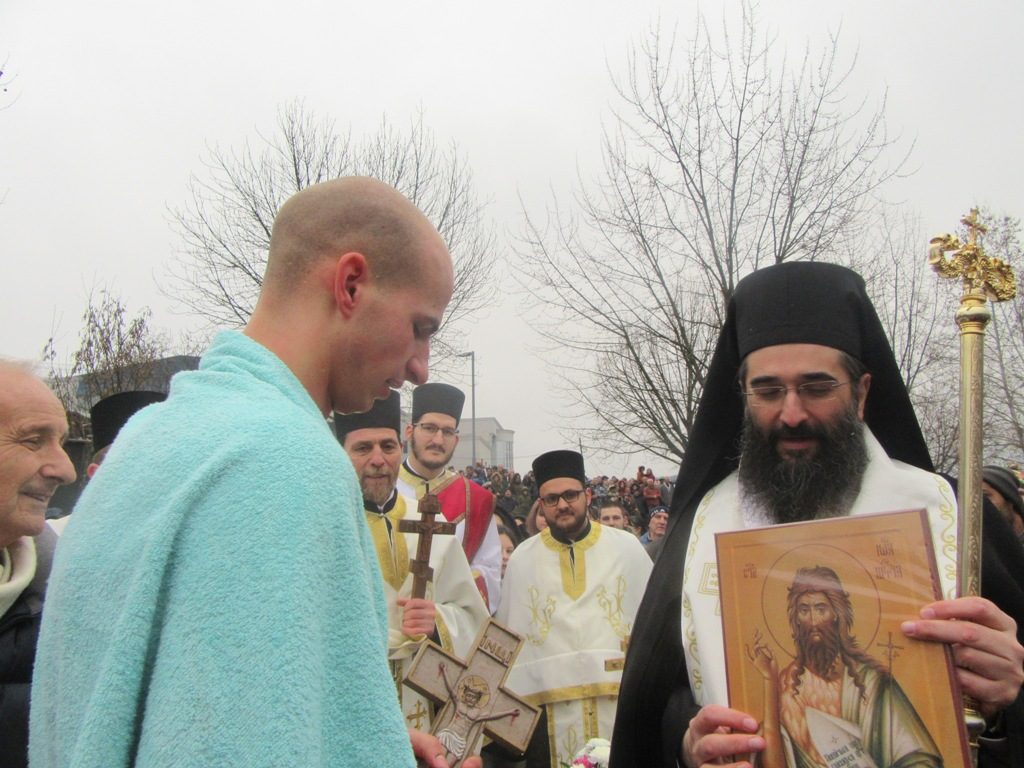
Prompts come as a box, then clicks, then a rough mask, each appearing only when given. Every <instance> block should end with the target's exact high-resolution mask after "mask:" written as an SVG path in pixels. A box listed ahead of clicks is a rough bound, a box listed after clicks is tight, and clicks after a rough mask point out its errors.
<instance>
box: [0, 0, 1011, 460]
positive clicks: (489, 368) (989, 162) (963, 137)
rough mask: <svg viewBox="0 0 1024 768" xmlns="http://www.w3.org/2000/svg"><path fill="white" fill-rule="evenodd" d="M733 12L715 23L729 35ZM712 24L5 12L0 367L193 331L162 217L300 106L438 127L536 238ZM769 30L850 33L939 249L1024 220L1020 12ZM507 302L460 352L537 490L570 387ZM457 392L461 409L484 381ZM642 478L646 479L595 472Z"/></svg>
mask: <svg viewBox="0 0 1024 768" xmlns="http://www.w3.org/2000/svg"><path fill="white" fill-rule="evenodd" d="M736 7H737V4H736V3H732V2H730V3H714V2H707V3H704V4H703V5H702V8H703V10H704V12H705V14H706V15H707V16H708V18H709V19H710V20H711V21H712V23H713V24H716V25H717V24H718V23H719V19H720V17H721V13H722V9H723V8H726V9H728V10H729V11H730V12H732V11H733V10H734V9H735V8H736ZM696 10H697V4H696V3H694V2H690V1H689V0H686V1H680V2H672V3H667V2H666V3H656V2H644V1H642V0H633V1H632V2H629V3H625V2H622V1H621V0H615V1H614V2H609V1H608V0H591V1H590V2H551V0H548V2H537V1H536V0H520V2H517V3H503V4H501V5H500V7H499V5H498V4H496V3H487V2H443V1H440V0H439V1H438V2H433V3H420V2H417V3H412V2H397V1H396V2H390V3H359V4H356V3H351V2H344V1H339V0H335V2H310V1H306V0H298V1H297V0H291V1H290V2H287V3H284V2H266V1H265V0H249V2H245V3H242V2H213V1H212V0H205V1H204V2H195V1H194V0H193V1H187V2H178V3H153V2H143V1H140V0H132V1H131V2H128V1H125V2H111V1H110V0H93V1H92V2H89V3H69V2H54V1H53V0H0V63H2V65H3V68H4V70H5V73H4V76H3V82H4V83H7V91H6V93H2V94H0V107H2V109H0V199H2V204H0V355H6V356H15V357H24V358H36V357H38V355H39V352H40V350H41V348H42V346H43V344H44V343H45V342H46V340H47V338H48V337H49V336H50V335H51V333H55V334H56V336H57V340H58V349H59V350H60V351H61V352H62V353H63V354H68V353H70V352H71V350H72V349H73V348H74V346H75V342H76V339H77V334H78V331H79V317H80V315H81V312H82V310H83V308H84V305H85V299H86V296H87V294H88V292H89V290H90V288H93V287H108V288H111V289H113V290H114V291H115V292H117V293H120V294H121V295H122V296H123V297H124V298H125V299H126V301H127V303H128V307H129V310H130V311H132V312H137V311H138V310H140V309H142V308H143V307H151V308H152V310H153V313H154V325H156V326H157V327H159V328H164V329H168V330H173V331H175V332H177V331H181V330H184V329H187V328H189V327H190V326H192V325H195V322H194V321H193V320H192V319H190V318H188V317H187V316H182V315H180V314H176V312H179V311H180V310H179V309H178V308H176V307H175V305H174V304H173V303H172V302H171V301H170V300H169V299H167V298H165V297H164V296H163V295H162V294H161V293H160V291H159V287H158V284H159V283H160V282H161V281H163V280H164V279H165V277H164V275H165V271H164V270H165V267H164V265H165V264H166V262H168V260H169V259H171V258H173V255H174V254H175V253H176V252H177V251H178V250H180V247H181V243H180V240H179V238H178V236H177V234H176V233H175V231H174V229H173V228H172V227H171V225H170V217H169V215H168V208H173V207H180V206H182V205H183V204H184V203H185V202H186V200H187V199H188V194H187V183H188V180H189V175H190V174H192V173H196V174H198V175H200V176H202V175H203V173H204V167H203V158H204V157H206V156H208V152H207V149H208V147H211V146H220V147H222V148H226V149H230V148H232V147H239V146H241V145H242V143H243V142H244V141H245V140H246V139H253V138H254V137H255V133H256V131H257V130H259V131H262V132H263V133H265V134H269V133H272V132H273V130H274V125H275V119H276V115H277V111H278V109H279V108H280V107H281V106H282V105H284V104H285V103H287V102H289V101H292V100H295V99H303V100H304V101H305V103H306V106H307V107H308V108H309V109H310V110H311V111H313V112H315V113H316V114H317V115H322V116H324V117H330V118H333V119H335V120H336V121H337V123H338V124H339V126H342V127H344V126H349V125H350V126H351V127H352V131H353V134H354V135H355V136H360V135H363V134H368V133H371V132H372V131H373V130H374V129H375V128H376V127H377V125H378V124H379V122H380V119H381V117H382V116H384V115H386V116H387V117H388V119H389V120H390V121H392V122H394V123H395V124H396V125H399V126H402V125H404V124H405V123H406V122H407V121H408V120H409V119H410V117H412V116H413V115H414V114H415V113H416V111H417V110H422V112H423V114H424V119H425V123H426V124H427V126H429V127H430V128H431V129H432V130H433V131H434V132H435V134H436V136H437V139H438V141H439V143H440V144H442V145H444V144H447V143H448V142H450V141H454V142H455V143H456V144H457V145H458V147H459V148H460V151H461V152H462V153H463V154H464V156H465V157H466V159H467V160H468V162H469V163H470V165H471V166H472V169H473V172H474V175H475V181H476V184H477V192H478V194H479V195H480V196H481V197H482V198H483V199H485V200H488V201H490V205H489V209H488V210H489V214H490V216H491V217H492V219H493V221H494V223H495V226H496V229H497V232H498V233H499V242H500V243H501V244H502V246H503V248H504V243H505V242H507V241H508V239H509V238H510V237H511V236H514V235H515V234H516V233H518V232H520V231H521V229H522V209H521V206H520V199H522V201H523V204H525V205H526V206H527V207H528V208H529V209H530V210H531V211H535V212H539V211H543V209H544V208H545V207H546V206H548V205H549V204H550V203H551V201H552V195H556V196H559V197H560V198H561V199H562V200H563V202H567V199H568V198H567V197H565V196H567V194H568V193H569V192H570V191H571V190H572V188H573V186H574V184H575V179H576V174H577V169H579V171H580V172H581V174H582V175H583V176H584V177H585V178H593V177H596V176H597V174H598V173H599V171H600V155H599V139H600V133H601V122H602V121H606V122H608V121H610V120H611V109H612V108H613V107H614V106H616V102H615V95H614V91H613V89H612V84H611V79H610V76H609V72H611V73H619V72H621V71H622V69H623V65H624V63H625V60H626V56H627V53H628V51H629V49H630V46H631V45H633V44H635V43H637V42H639V41H640V40H642V38H643V36H644V35H645V34H646V33H647V32H648V31H649V30H650V29H651V27H652V26H653V25H656V24H658V23H659V20H660V24H661V25H662V27H663V28H671V27H672V26H677V28H678V30H679V33H680V37H683V38H687V37H689V35H690V29H691V28H692V22H693V19H694V17H695V13H696ZM759 15H760V18H761V20H762V25H763V26H765V27H767V28H769V29H771V30H773V31H774V32H775V33H777V35H778V45H779V47H780V49H781V48H782V47H783V46H785V47H787V48H788V49H789V50H791V51H793V52H797V53H799V52H801V51H802V50H803V48H804V46H805V45H807V44H810V45H811V46H812V48H818V47H820V46H821V45H824V44H825V43H826V42H827V40H828V36H829V33H830V32H834V31H837V30H839V29H840V27H841V38H840V39H841V50H842V51H843V52H845V54H846V58H847V60H848V59H849V57H850V56H852V55H853V54H854V53H855V52H856V53H857V54H858V60H857V66H856V70H855V72H854V75H853V77H852V78H851V81H850V86H849V90H850V92H851V94H853V96H854V97H864V98H868V99H869V100H870V101H871V102H872V103H874V101H875V100H877V99H878V98H880V96H881V95H882V94H883V93H884V92H885V90H886V89H888V108H887V116H888V123H889V127H890V130H891V131H893V132H897V133H901V134H902V135H903V136H904V137H905V138H906V139H908V140H911V139H912V140H915V141H916V147H915V150H914V153H913V156H912V159H911V163H910V167H911V168H912V169H914V173H913V175H912V176H910V177H909V178H907V179H905V180H902V181H900V182H899V183H898V184H894V185H893V186H892V187H890V189H889V191H888V192H889V197H891V198H894V199H898V200H901V201H905V202H906V204H907V205H908V206H909V207H911V208H912V209H913V210H914V211H916V212H917V213H918V214H920V216H921V218H922V222H923V225H924V230H925V232H926V233H927V234H928V235H931V234H936V233H939V232H944V231H950V230H952V229H953V228H954V227H955V226H956V223H957V221H958V219H959V217H960V216H961V215H962V214H963V213H964V212H966V210H967V208H968V207H969V206H971V205H974V204H981V205H987V206H991V207H992V208H994V209H996V210H999V211H1003V212H1006V213H1010V214H1012V215H1017V216H1020V215H1022V214H1024V184H1022V179H1024V153H1022V148H1021V136H1022V125H1024V100H1022V98H1021V96H1022V89H1021V79H1022V77H1024V66H1022V65H1024V53H1022V47H1021V46H1020V44H1019V34H1020V30H1021V29H1024V3H1021V2H1019V1H1018V0H1013V1H1012V2H1011V1H1009V0H1008V1H1007V2H975V3H970V4H965V3H955V4H954V3H944V2H934V0H932V1H931V2H894V1H893V0H859V2H821V1H820V0H818V1H816V2H805V1H804V0H779V1H778V2H766V3H764V4H762V6H761V7H760V11H759ZM855 100H856V98H855V99H854V101H855ZM921 250H922V269H924V268H925V267H924V256H923V253H924V250H925V244H924V243H922V248H921ZM505 252H507V249H505ZM1017 268H1018V269H1021V268H1024V264H1018V265H1017ZM506 279H507V275H506ZM511 287H512V286H511V285H503V286H502V288H503V296H505V298H504V299H503V300H502V301H501V302H500V303H498V304H497V305H496V306H495V307H494V309H493V310H492V311H491V312H490V314H489V315H488V316H486V317H484V318H481V319H480V321H479V322H477V323H473V324H472V327H467V329H466V333H467V341H468V348H470V349H474V350H475V351H476V353H477V385H478V388H477V411H478V414H479V415H482V416H483V415H490V416H494V417H496V418H497V419H498V420H499V421H500V422H501V423H502V425H503V426H505V427H507V428H509V429H513V430H515V431H516V466H517V468H518V469H524V470H525V469H526V468H528V465H529V462H530V460H531V459H532V458H533V457H534V456H536V455H537V454H538V453H540V452H541V451H544V450H548V449H551V448H556V447H563V446H564V445H565V444H566V443H565V440H564V438H563V437H562V436H561V435H560V433H559V432H558V431H557V429H555V427H556V426H558V425H559V415H558V414H559V412H560V411H562V410H563V406H564V401H562V400H560V399H559V397H558V392H559V389H558V383H559V381H560V380H561V379H562V377H563V376H564V375H565V373H564V372H549V371H547V370H545V368H544V367H542V366H541V365H540V364H539V363H538V362H537V360H536V358H535V357H534V355H533V353H532V352H531V350H532V349H533V348H535V347H536V345H537V339H536V338H535V337H534V335H533V333H532V332H531V331H530V330H529V329H528V328H527V326H526V324H525V322H524V321H523V320H522V319H521V318H520V317H519V315H518V313H517V311H516V306H515V304H516V300H515V299H514V298H510V297H509V293H508V292H509V290H510V289H511ZM453 381H454V383H458V384H464V385H465V386H466V387H467V389H468V384H469V377H468V371H467V372H466V374H465V377H464V378H463V379H462V380H461V381H458V380H455V379H453ZM467 408H468V404H467ZM637 463H650V461H649V458H647V459H645V458H644V457H637V458H633V459H629V460H616V459H611V460H604V459H602V460H594V461H593V462H591V466H589V467H588V469H589V470H590V471H591V473H596V472H598V471H603V472H605V473H608V474H620V473H622V472H623V471H626V470H627V468H628V469H629V470H630V471H632V468H634V467H635V465H636V464H637ZM654 466H655V468H656V470H657V471H658V472H659V473H672V474H674V471H675V467H673V466H671V465H670V464H668V463H667V462H662V461H656V462H654Z"/></svg>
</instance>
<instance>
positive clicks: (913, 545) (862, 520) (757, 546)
mask: <svg viewBox="0 0 1024 768" xmlns="http://www.w3.org/2000/svg"><path fill="white" fill-rule="evenodd" d="M926 526H927V517H926V516H925V514H924V513H923V512H921V511H912V512H898V513H890V514H882V515H862V516H857V517H854V518H836V519H833V520H824V521H814V522H811V523H797V524H794V525H785V526H773V527H771V528H765V529H752V530H746V531H736V532H731V533H726V534H719V535H718V537H717V540H716V544H717V548H718V570H719V583H720V587H721V601H722V623H723V630H724V637H725V651H726V666H727V675H728V688H729V706H731V707H733V708H736V709H739V710H742V711H744V712H749V713H750V714H752V715H754V716H755V717H758V718H759V720H760V723H761V733H762V735H763V736H764V737H765V740H766V742H767V744H768V746H767V747H766V749H765V751H764V752H762V753H761V754H759V755H758V763H757V764H758V765H759V766H762V767H763V768H797V767H798V766H824V767H825V768H838V767H839V766H842V768H876V767H877V768H881V767H882V766H890V765H897V764H904V763H908V764H909V763H913V764H914V765H921V766H943V765H944V766H963V767H964V768H966V766H967V765H969V758H968V755H967V751H966V734H965V732H964V726H963V719H962V716H961V713H960V704H959V702H960V697H959V692H958V689H957V685H956V680H955V677H954V675H953V670H952V662H951V659H950V657H949V649H948V648H947V647H946V646H943V645H939V644H935V643H924V642H921V641H916V640H913V639H910V638H907V637H905V636H904V635H903V633H902V632H901V631H900V629H899V625H900V623H901V622H902V621H904V620H906V619H908V618H914V617H916V616H917V612H918V610H919V609H920V607H921V606H922V605H924V604H926V603H928V602H931V601H933V600H935V599H938V597H939V595H938V590H937V583H938V582H937V579H936V578H935V571H934V564H933V558H932V557H931V547H930V541H931V538H930V535H929V534H928V533H927V527H926Z"/></svg>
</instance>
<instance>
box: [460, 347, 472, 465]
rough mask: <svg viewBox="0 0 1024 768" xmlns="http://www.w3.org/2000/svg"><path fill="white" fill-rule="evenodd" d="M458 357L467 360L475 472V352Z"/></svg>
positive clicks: (464, 353)
mask: <svg viewBox="0 0 1024 768" xmlns="http://www.w3.org/2000/svg"><path fill="white" fill-rule="evenodd" d="M458 357H468V358H469V382H470V383H469V386H470V407H471V409H472V411H471V412H472V417H473V436H472V439H473V459H472V461H473V469H474V470H476V352H463V353H462V354H461V355H458Z"/></svg>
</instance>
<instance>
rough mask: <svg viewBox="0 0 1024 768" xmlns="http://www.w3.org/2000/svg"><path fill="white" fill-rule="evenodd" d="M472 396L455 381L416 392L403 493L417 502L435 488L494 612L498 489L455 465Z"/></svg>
mask: <svg viewBox="0 0 1024 768" xmlns="http://www.w3.org/2000/svg"><path fill="white" fill-rule="evenodd" d="M465 402H466V395H465V394H464V393H463V392H462V391H461V390H459V389H456V388H455V387H453V386H452V385H450V384H437V383H431V384H425V385H423V386H421V387H416V389H414V390H413V393H412V423H411V424H407V425H406V427H405V439H406V440H408V441H409V456H408V457H407V458H406V460H405V461H404V462H403V463H402V468H401V470H399V474H398V492H399V493H400V494H402V495H403V496H405V497H406V500H407V501H408V502H409V503H410V505H413V504H414V503H415V502H416V500H417V499H419V498H420V497H421V496H422V495H423V494H424V493H425V492H426V489H427V488H429V489H430V491H431V493H436V494H437V498H438V501H440V502H441V512H442V513H443V514H444V516H445V518H446V519H447V520H448V521H449V522H451V523H455V524H456V528H455V536H456V537H457V538H458V540H459V541H461V542H462V548H463V549H464V550H465V552H466V559H467V560H469V566H470V568H472V569H473V578H475V579H476V585H477V588H478V589H479V590H480V594H481V596H482V597H483V599H484V602H485V603H487V608H488V610H489V611H491V612H492V613H493V612H494V611H495V610H496V609H497V607H498V595H499V594H500V591H501V540H500V539H499V538H498V526H497V525H496V524H495V522H494V519H493V517H492V515H493V513H494V507H495V499H494V494H493V493H491V492H490V491H488V490H487V489H486V488H484V487H482V486H480V485H478V484H477V483H475V482H473V481H472V480H469V479H467V478H465V477H463V476H462V475H460V474H458V473H457V472H455V471H453V470H452V469H451V468H449V466H448V464H449V462H451V460H452V454H454V453H455V447H456V446H457V445H458V444H459V421H460V420H461V419H462V406H463V405H464V404H465Z"/></svg>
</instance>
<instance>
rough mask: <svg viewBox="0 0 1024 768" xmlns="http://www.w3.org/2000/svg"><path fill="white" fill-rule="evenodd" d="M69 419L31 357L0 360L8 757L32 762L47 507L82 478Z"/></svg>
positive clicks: (2, 733) (0, 671)
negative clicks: (71, 448) (70, 444)
mask: <svg viewBox="0 0 1024 768" xmlns="http://www.w3.org/2000/svg"><path fill="white" fill-rule="evenodd" d="M67 434H68V420H67V416H66V414H65V413H64V406H62V405H61V403H60V400H58V399H57V396H56V395H54V394H53V392H51V391H50V389H49V387H47V386H46V384H45V383H43V381H42V380H41V379H39V377H37V376H36V375H35V374H34V373H33V372H32V368H31V366H29V365H27V364H26V365H22V364H19V363H14V362H9V361H4V360H0V763H2V764H3V765H4V766H6V767H7V768H23V766H26V765H28V719H29V706H28V705H29V689H30V687H31V684H32V665H33V659H34V657H35V654H36V643H37V639H38V637H39V626H40V624H41V623H42V618H43V610H44V601H45V599H46V582H47V577H48V576H49V575H50V564H51V562H52V560H53V552H54V549H55V548H56V546H57V532H56V530H55V529H54V528H53V522H54V521H51V522H50V524H47V520H46V508H47V506H48V503H49V501H50V497H51V496H53V494H54V492H55V491H56V490H57V488H58V487H59V486H61V485H63V484H65V483H73V482H74V481H75V468H74V465H72V463H71V459H69V458H68V455H67V454H66V453H65V452H64V447H63V445H64V440H65V438H66V437H67Z"/></svg>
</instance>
